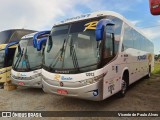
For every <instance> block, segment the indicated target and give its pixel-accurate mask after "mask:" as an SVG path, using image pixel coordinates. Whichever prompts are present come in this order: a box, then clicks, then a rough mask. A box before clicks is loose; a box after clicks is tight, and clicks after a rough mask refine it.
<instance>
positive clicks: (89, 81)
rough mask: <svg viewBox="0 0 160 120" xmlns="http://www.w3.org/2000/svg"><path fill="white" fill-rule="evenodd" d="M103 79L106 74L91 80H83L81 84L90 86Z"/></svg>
mask: <svg viewBox="0 0 160 120" xmlns="http://www.w3.org/2000/svg"><path fill="white" fill-rule="evenodd" d="M103 77H104V74H101V75H98V76H95V77H93V78H90V79H86V80H81V81H79V82H80V83H82V84H83V85H90V84H93V83H96V82H98V81H101V80H102V79H103Z"/></svg>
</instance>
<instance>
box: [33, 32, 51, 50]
mask: <svg viewBox="0 0 160 120" xmlns="http://www.w3.org/2000/svg"><path fill="white" fill-rule="evenodd" d="M50 32H51V31H41V32H38V33H36V34H35V35H34V36H33V47H34V48H36V47H37V44H38V37H39V38H43V37H46V36H47V37H48V35H49V34H50Z"/></svg>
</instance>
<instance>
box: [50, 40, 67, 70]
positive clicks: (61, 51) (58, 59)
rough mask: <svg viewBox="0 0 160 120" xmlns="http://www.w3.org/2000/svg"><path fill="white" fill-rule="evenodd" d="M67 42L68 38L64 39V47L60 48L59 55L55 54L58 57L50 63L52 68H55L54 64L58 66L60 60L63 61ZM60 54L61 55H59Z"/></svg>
mask: <svg viewBox="0 0 160 120" xmlns="http://www.w3.org/2000/svg"><path fill="white" fill-rule="evenodd" d="M65 42H66V39H64V41H63V45H62V48H60V50H59V51H58V53H57V55H56V56H55V57H56V61H55V62H54V61H53V62H54V64H53V62H52V63H51V65H50V68H53V67H54V66H56V64H57V62H58V61H62V60H63V59H64V58H63V54H64V51H65ZM59 54H60V56H59Z"/></svg>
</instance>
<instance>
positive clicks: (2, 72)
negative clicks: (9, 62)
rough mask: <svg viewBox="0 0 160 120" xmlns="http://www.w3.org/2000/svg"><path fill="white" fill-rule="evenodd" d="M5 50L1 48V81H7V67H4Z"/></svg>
mask: <svg viewBox="0 0 160 120" xmlns="http://www.w3.org/2000/svg"><path fill="white" fill-rule="evenodd" d="M4 61H5V50H4V49H3V50H0V83H3V82H5V81H6V68H5V67H4Z"/></svg>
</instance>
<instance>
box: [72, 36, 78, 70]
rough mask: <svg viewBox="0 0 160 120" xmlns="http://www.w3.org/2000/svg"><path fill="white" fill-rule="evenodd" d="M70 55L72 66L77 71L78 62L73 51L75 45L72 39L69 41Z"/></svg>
mask: <svg viewBox="0 0 160 120" xmlns="http://www.w3.org/2000/svg"><path fill="white" fill-rule="evenodd" d="M70 55H71V56H72V61H73V66H74V68H76V69H77V70H78V71H79V64H78V60H77V55H76V51H75V47H74V46H73V39H72V38H71V41H70Z"/></svg>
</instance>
